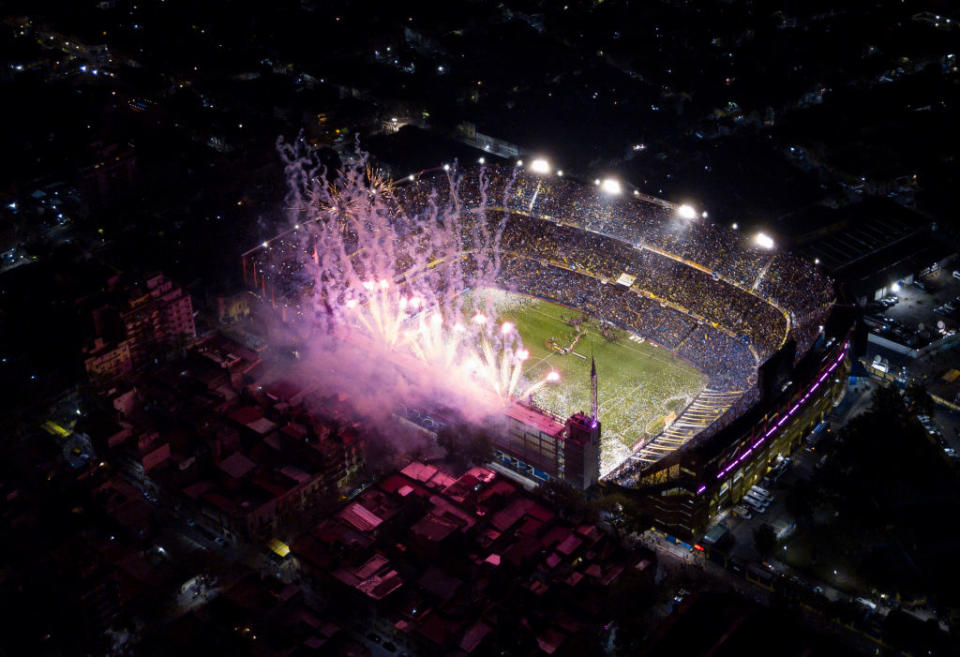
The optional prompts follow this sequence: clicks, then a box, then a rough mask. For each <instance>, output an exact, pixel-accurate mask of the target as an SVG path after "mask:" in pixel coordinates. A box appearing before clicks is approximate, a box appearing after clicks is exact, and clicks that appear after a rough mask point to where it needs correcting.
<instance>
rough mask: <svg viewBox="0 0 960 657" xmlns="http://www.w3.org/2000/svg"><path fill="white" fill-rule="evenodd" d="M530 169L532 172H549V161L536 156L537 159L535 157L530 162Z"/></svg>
mask: <svg viewBox="0 0 960 657" xmlns="http://www.w3.org/2000/svg"><path fill="white" fill-rule="evenodd" d="M530 170H531V171H533V172H534V173H539V174H542V175H546V174H548V173H550V163H549V162H547V161H546V160H545V159H543V158H542V157H538V158H537V159H535V160H534V161H533V162H531V163H530Z"/></svg>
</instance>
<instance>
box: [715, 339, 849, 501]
mask: <svg viewBox="0 0 960 657" xmlns="http://www.w3.org/2000/svg"><path fill="white" fill-rule="evenodd" d="M848 346H849V343H846V344H844V345H843V349H842V350H841V351H840V355H839V356H837V359H836V360H835V361H833V364H831V365H830V367H828V368H827V369H826V371H825V372H824V373H823V374H821V375H820V378H819V379H817V382H816V383H814V384H813V385H812V386H811V387H810V389H809V390H807V392H806V394H804V395H803V397H801V398H800V399H799V400H798V401H797V403H796V404H794V405H793V406H792V407H791V408H790V410H789V411H787V412H786V414H785V415H784V416H783V417H781V418H780V420H779V421H778V422H777V423H776V424H775V425H773V426H772V427H771V428H770V429H768V430H767V432H766V433H765V434H763V435H762V436H760V438H759V440H757V442H755V443H753V444H752V445H750V447H749V448H748V449H747V451H745V452H744V453H743V454H741V455H740V456H738V457H737V459H736V460H735V461H734V462H733V463H731V464H729V465H728V466H727V467H725V468H724V469H723V470H721V471H720V472H719V473H717V479H723V478H724V477H725V476H726V475H727V473H728V472H730V471H731V470H732V469H733V468H735V467H737V466H738V465H739V464H740V463H741V462H742V461H743V460H744V459H745V458H747V457H748V456H749V455H750V453H751V452H753V450H754V449H756V448H757V447H759V446H760V445H762V444H763V442H764V441H765V440H766V439H767V438H769V437H770V436H772V435H773V434H774V433H775V432H776V431H777V429H779V428H780V427H782V426H783V424H784V423H785V422H786V421H787V420H789V419H790V418H791V417H792V416H793V414H794V413H796V412H797V410H799V408H800V407H801V406H803V404H804V403H805V402H806V401H807V400H808V399H809V398H810V395H812V394H813V393H814V392H816V390H817V388H819V387H820V384H822V383H823V382H824V381H826V380H827V377H828V376H830V374H831V373H833V371H834V370H835V369H837V367H838V366H839V365H840V361H842V360H843V359H844V357H845V356H846V355H847V347H848ZM700 488H701V489H703V488H705V486H703V485H701V486H700ZM700 492H701V491H700V490H698V491H697V495H699V494H700Z"/></svg>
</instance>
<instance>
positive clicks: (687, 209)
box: [677, 203, 697, 219]
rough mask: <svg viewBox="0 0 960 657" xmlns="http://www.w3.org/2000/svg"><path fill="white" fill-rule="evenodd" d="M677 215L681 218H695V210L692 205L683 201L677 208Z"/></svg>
mask: <svg viewBox="0 0 960 657" xmlns="http://www.w3.org/2000/svg"><path fill="white" fill-rule="evenodd" d="M677 216H679V217H680V218H681V219H696V218H697V211H696V210H694V209H693V206H692V205H688V204H686V203H684V204H683V205H681V206H680V207H679V208H677Z"/></svg>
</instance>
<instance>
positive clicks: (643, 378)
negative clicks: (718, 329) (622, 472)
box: [484, 289, 707, 473]
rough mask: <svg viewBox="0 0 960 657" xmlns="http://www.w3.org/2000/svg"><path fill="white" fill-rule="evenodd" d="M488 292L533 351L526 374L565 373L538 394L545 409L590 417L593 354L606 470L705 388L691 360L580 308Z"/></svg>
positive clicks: (535, 376) (536, 377) (536, 397)
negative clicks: (639, 337) (579, 413)
mask: <svg viewBox="0 0 960 657" xmlns="http://www.w3.org/2000/svg"><path fill="white" fill-rule="evenodd" d="M484 294H485V296H487V298H488V299H490V297H491V296H492V297H493V298H494V299H496V301H495V305H496V306H497V313H498V315H499V317H500V319H502V320H509V321H511V322H513V323H514V324H515V325H516V327H517V330H518V332H519V333H520V336H521V338H522V339H523V345H524V347H525V348H526V349H527V350H528V351H529V352H530V358H529V360H528V361H527V366H526V368H525V370H524V373H523V374H524V377H525V378H526V379H527V380H529V381H536V380H539V379H542V378H543V377H544V376H546V374H547V373H548V372H549V371H550V370H556V371H557V372H559V373H560V377H561V378H560V380H559V381H558V382H557V383H554V384H549V385H547V386H546V387H545V388H543V389H542V390H541V391H540V392H538V393H536V394H535V395H534V403H535V404H536V405H537V406H539V407H540V408H543V409H544V410H546V411H549V412H551V413H553V414H555V415H559V416H561V417H567V416H569V415H571V414H573V413H575V412H577V411H583V412H584V413H587V414H589V413H590V406H591V400H590V357H591V354H592V355H593V357H594V358H595V360H596V363H597V390H598V398H599V415H600V421H601V424H602V436H603V438H602V443H603V446H602V456H601V461H602V462H601V470H602V472H604V473H606V472H607V471H609V470H611V469H612V468H614V467H615V466H616V465H618V464H619V463H620V462H621V461H622V460H623V459H624V458H626V456H627V455H628V454H629V453H630V449H631V447H632V446H633V445H634V444H635V443H636V442H637V440H639V439H640V438H641V437H644V436H646V437H650V436H653V435H655V434H656V433H657V432H659V431H660V429H662V428H663V425H664V422H665V419H666V418H668V417H669V416H670V414H671V413H679V412H680V411H681V410H682V409H683V408H684V407H686V405H687V404H688V403H689V402H690V401H692V400H693V398H694V397H695V396H696V395H697V393H698V392H700V390H701V389H702V388H703V387H704V386H705V385H706V382H707V377H706V376H705V375H704V374H702V373H701V372H700V371H699V370H697V369H696V368H695V367H693V366H692V365H691V364H690V363H688V362H686V361H684V360H682V359H680V358H677V357H676V356H674V355H673V354H671V353H670V352H669V351H667V350H666V349H664V348H662V347H658V346H656V345H653V344H650V343H649V342H645V341H640V340H639V339H638V338H636V337H635V336H632V334H630V333H628V332H626V331H622V330H620V329H617V328H612V327H602V326H601V323H600V322H599V321H598V320H597V319H596V318H593V317H590V316H588V315H585V314H584V313H582V312H580V311H578V310H574V309H572V308H567V307H565V306H560V305H558V304H555V303H551V302H549V301H544V300H542V299H537V298H535V297H529V296H526V295H521V294H514V293H510V292H503V291H501V290H489V289H488V290H484ZM488 295H489V296H488ZM551 343H552V344H551ZM563 352H566V353H563Z"/></svg>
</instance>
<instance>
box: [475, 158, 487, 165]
mask: <svg viewBox="0 0 960 657" xmlns="http://www.w3.org/2000/svg"><path fill="white" fill-rule="evenodd" d="M477 162H479V163H480V164H484V163H485V162H486V160H485V159H483V158H482V157H481V158H479V159H478V160H477Z"/></svg>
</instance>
